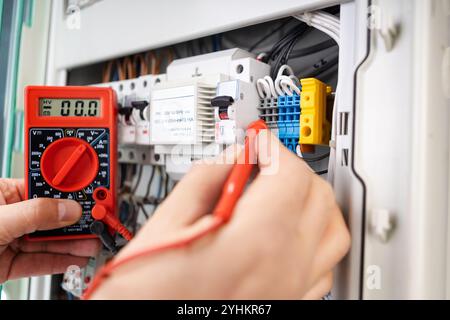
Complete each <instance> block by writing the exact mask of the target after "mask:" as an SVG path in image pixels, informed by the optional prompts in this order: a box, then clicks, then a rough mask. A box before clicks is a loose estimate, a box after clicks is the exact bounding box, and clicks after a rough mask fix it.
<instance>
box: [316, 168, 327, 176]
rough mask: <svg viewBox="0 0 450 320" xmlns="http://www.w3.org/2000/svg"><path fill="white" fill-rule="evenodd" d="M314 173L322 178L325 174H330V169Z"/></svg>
mask: <svg viewBox="0 0 450 320" xmlns="http://www.w3.org/2000/svg"><path fill="white" fill-rule="evenodd" d="M314 173H315V174H318V175H319V176H321V175H323V174H325V173H328V169H325V170H321V171H314Z"/></svg>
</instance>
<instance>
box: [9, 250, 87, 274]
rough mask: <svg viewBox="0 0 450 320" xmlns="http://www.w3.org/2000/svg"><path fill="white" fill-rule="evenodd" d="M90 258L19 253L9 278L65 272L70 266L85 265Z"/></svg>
mask: <svg viewBox="0 0 450 320" xmlns="http://www.w3.org/2000/svg"><path fill="white" fill-rule="evenodd" d="M88 260H89V258H85V257H75V256H71V255H62V254H52V253H19V254H18V255H17V256H16V257H15V258H14V260H13V262H12V265H11V269H10V273H9V275H8V279H9V280H12V279H18V278H22V277H34V276H41V275H47V274H57V273H64V272H65V271H66V270H67V268H68V267H69V266H72V265H75V266H79V267H84V266H85V265H86V264H87V263H88Z"/></svg>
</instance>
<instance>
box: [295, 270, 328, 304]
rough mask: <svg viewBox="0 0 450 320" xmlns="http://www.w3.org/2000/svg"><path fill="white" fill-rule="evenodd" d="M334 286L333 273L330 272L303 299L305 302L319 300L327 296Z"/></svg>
mask: <svg viewBox="0 0 450 320" xmlns="http://www.w3.org/2000/svg"><path fill="white" fill-rule="evenodd" d="M332 286H333V273H332V272H328V273H327V274H326V275H324V276H323V277H322V278H320V279H319V280H318V281H317V282H316V284H315V285H314V286H313V287H312V288H311V289H310V290H308V292H306V294H305V295H304V296H303V297H302V299H304V300H318V299H322V298H323V297H324V296H326V295H327V294H328V293H329V292H330V291H331V287H332Z"/></svg>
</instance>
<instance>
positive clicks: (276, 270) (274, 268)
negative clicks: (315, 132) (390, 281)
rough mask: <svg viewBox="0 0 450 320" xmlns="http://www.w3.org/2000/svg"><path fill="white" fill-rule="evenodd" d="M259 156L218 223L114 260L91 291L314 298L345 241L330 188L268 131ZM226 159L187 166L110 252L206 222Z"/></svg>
mask: <svg viewBox="0 0 450 320" xmlns="http://www.w3.org/2000/svg"><path fill="white" fill-rule="evenodd" d="M270 146H272V147H271V148H270ZM277 153H278V157H276V156H275V155H276V154H277ZM267 155H269V157H267ZM258 157H259V160H258V161H259V167H260V173H259V175H258V176H257V177H256V178H255V179H254V181H253V182H252V183H251V184H250V186H249V187H248V189H247V190H246V191H245V193H244V194H243V195H242V197H241V198H240V200H239V202H238V204H237V206H236V208H235V210H234V213H233V216H232V218H231V220H230V221H229V222H228V223H227V224H226V225H224V226H223V227H222V228H221V229H219V230H217V231H216V232H213V233H211V234H209V235H207V236H205V237H203V238H201V239H199V240H197V241H196V242H194V243H192V244H191V245H189V246H187V247H185V248H181V249H173V250H170V251H166V252H162V253H158V254H155V255H153V256H150V257H142V258H139V259H138V260H134V261H132V262H130V263H128V264H125V265H123V266H121V267H119V268H117V269H116V270H115V271H114V272H113V273H112V274H111V276H110V277H108V278H106V279H105V281H104V283H103V284H102V285H101V286H100V287H99V288H98V290H96V292H94V295H93V296H92V298H93V299H111V298H119V299H147V298H150V299H271V298H275V299H279V298H289V299H297V298H306V299H312V298H321V297H322V296H324V295H325V294H326V293H328V292H329V290H330V288H331V285H332V270H333V268H334V267H335V265H336V264H337V263H338V262H339V261H340V260H341V259H342V258H343V257H344V255H345V254H346V252H347V251H348V249H349V246H350V236H349V233H348V231H347V228H346V225H345V223H344V220H343V217H342V215H341V212H340V210H339V208H338V206H337V204H336V202H335V198H334V194H333V191H332V188H331V187H330V185H329V184H328V183H326V182H325V181H324V180H323V179H322V178H320V177H318V176H317V175H315V174H314V173H313V172H312V171H311V169H310V168H309V167H308V166H307V164H306V163H305V162H303V161H302V160H300V159H299V158H298V157H296V156H295V155H294V154H293V153H291V152H290V151H289V150H287V149H286V148H285V147H283V146H282V145H280V144H279V142H278V139H277V138H276V137H274V136H273V135H272V134H271V133H268V132H262V133H260V135H259V144H258ZM264 157H265V158H266V159H265V161H261V160H262V159H263V158H264ZM218 162H221V161H218ZM262 162H265V163H262ZM231 167H232V165H231V164H228V165H224V164H204V163H203V164H202V163H200V164H197V165H195V166H194V167H193V168H192V170H191V171H190V172H189V173H188V174H187V175H186V177H185V178H184V179H182V180H181V181H180V182H179V183H178V184H177V186H176V187H175V189H174V190H173V192H172V193H171V194H170V195H169V197H168V198H167V200H166V201H165V202H163V203H162V204H161V206H160V207H159V208H158V210H157V211H156V213H155V215H154V216H153V217H152V218H151V219H150V221H149V223H147V224H146V225H145V226H144V227H143V228H142V230H141V231H140V232H139V233H138V235H137V236H136V237H135V238H134V240H132V241H131V242H130V243H129V244H128V246H126V247H125V248H124V249H123V250H122V251H121V252H120V254H119V256H118V258H119V259H120V258H123V257H125V256H128V255H130V254H132V253H133V252H136V251H137V250H141V249H143V248H148V247H149V246H153V245H155V244H159V243H161V242H165V240H167V239H168V238H171V237H172V236H176V235H177V234H180V233H189V232H194V230H196V229H198V228H200V226H201V225H205V224H207V223H208V221H210V219H212V217H211V215H208V214H209V213H211V211H212V210H213V208H214V206H215V204H216V202H217V200H218V197H219V196H220V193H221V191H222V187H223V184H224V182H225V180H226V178H227V176H228V174H229V171H230V169H231Z"/></svg>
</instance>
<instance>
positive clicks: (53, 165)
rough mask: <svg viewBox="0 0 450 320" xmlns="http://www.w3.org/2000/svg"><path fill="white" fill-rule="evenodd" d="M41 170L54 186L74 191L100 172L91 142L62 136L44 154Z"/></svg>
mask: <svg viewBox="0 0 450 320" xmlns="http://www.w3.org/2000/svg"><path fill="white" fill-rule="evenodd" d="M41 172H42V175H43V177H44V179H45V181H46V182H47V183H48V184H49V185H50V186H52V187H53V188H55V189H57V190H60V191H63V192H72V191H78V190H81V189H83V188H84V187H86V186H88V185H89V184H90V183H91V182H92V181H93V180H94V178H95V177H96V175H97V172H98V157H97V154H96V152H95V150H94V149H93V148H92V147H91V145H90V144H89V143H87V142H86V141H84V140H81V139H78V138H62V139H58V140H56V141H55V142H53V143H52V144H50V145H49V146H48V147H47V148H46V149H45V151H44V153H43V154H42V159H41Z"/></svg>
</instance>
